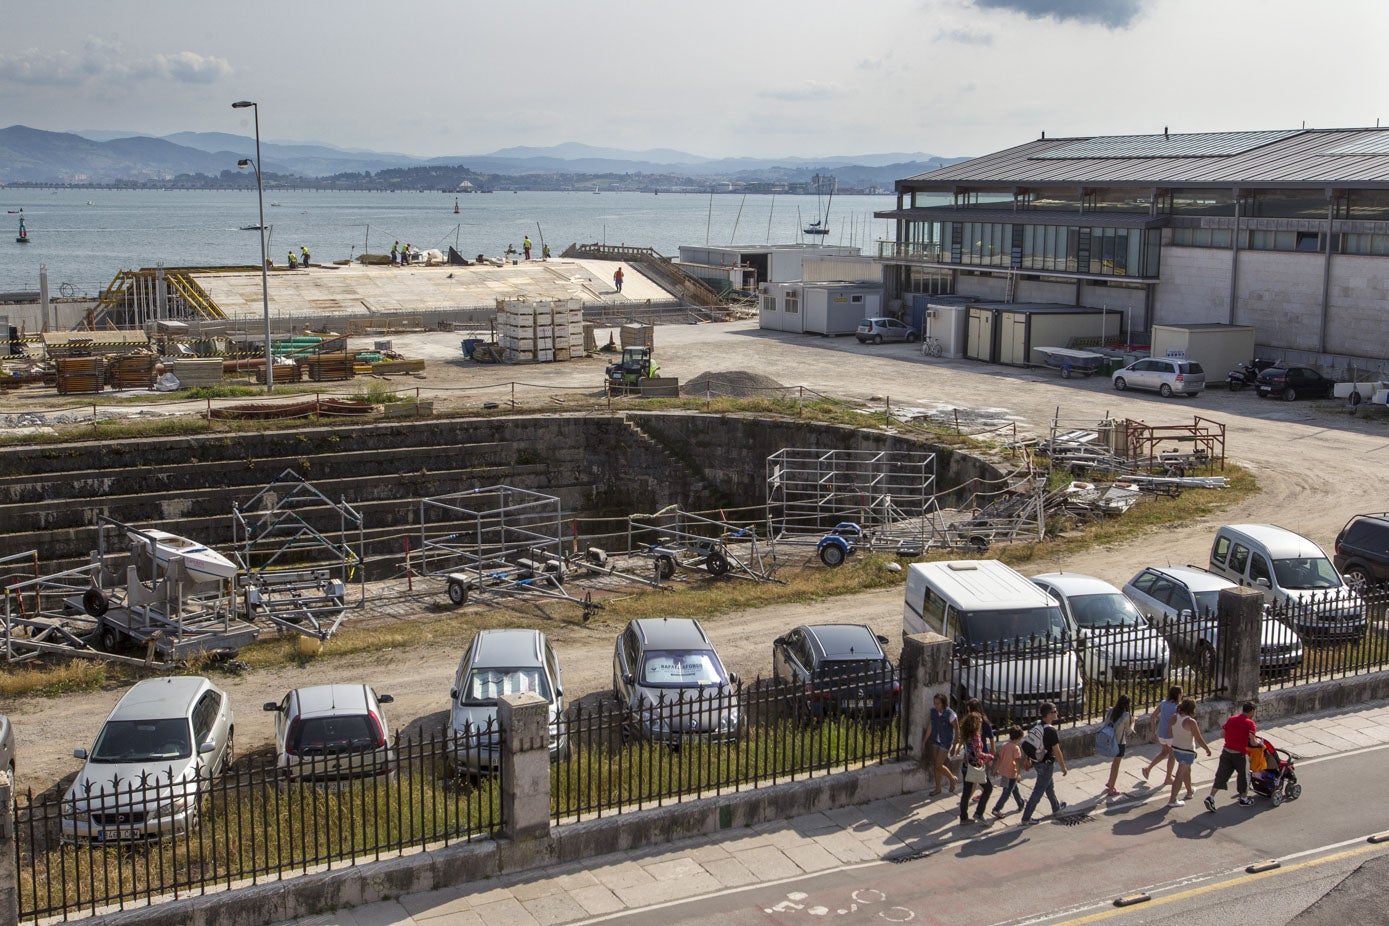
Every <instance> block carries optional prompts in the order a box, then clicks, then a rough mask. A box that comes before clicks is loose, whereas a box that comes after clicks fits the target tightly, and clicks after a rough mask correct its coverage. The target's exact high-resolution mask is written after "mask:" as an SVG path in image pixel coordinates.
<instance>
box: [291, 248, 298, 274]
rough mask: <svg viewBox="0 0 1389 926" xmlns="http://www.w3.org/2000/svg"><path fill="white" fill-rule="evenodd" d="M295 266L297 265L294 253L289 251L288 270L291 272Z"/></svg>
mask: <svg viewBox="0 0 1389 926" xmlns="http://www.w3.org/2000/svg"><path fill="white" fill-rule="evenodd" d="M297 266H298V263H297V262H296V261H295V258H294V252H293V251H290V252H289V269H291V270H293V269H294V268H295V267H297Z"/></svg>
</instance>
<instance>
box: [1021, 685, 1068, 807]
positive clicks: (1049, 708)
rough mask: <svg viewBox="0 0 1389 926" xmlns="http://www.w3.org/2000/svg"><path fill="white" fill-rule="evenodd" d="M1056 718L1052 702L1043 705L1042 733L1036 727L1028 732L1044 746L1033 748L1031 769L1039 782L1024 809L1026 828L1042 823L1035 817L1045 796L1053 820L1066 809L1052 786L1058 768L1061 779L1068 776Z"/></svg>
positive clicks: (1064, 803) (1034, 784) (1040, 722)
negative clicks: (1055, 724) (1033, 815)
mask: <svg viewBox="0 0 1389 926" xmlns="http://www.w3.org/2000/svg"><path fill="white" fill-rule="evenodd" d="M1057 716H1058V715H1057V713H1056V705H1055V704H1052V703H1051V702H1050V701H1048V702H1046V703H1045V704H1043V705H1042V719H1041V720H1040V721H1039V722H1038V724H1037V726H1040V727H1041V730H1040V731H1037V729H1036V727H1033V730H1032V731H1029V732H1028V738H1029V739H1033V740H1036V739H1040V740H1041V744H1040V746H1034V747H1033V753H1034V755H1033V757H1032V768H1033V770H1034V771H1035V772H1036V773H1037V780H1036V781H1035V782H1034V783H1033V785H1032V793H1031V794H1029V795H1028V797H1027V804H1026V805H1025V806H1024V807H1023V809H1022V825H1023V826H1032V825H1034V824H1037V823H1041V822H1042V821H1041V820H1034V819H1033V818H1032V814H1033V812H1034V811H1035V810H1036V809H1037V805H1038V804H1040V803H1041V802H1042V796H1043V795H1046V799H1047V801H1048V802H1050V804H1051V812H1052V815H1053V816H1055V815H1056V814H1058V813H1060V812H1061V811H1063V810H1065V809H1066V802H1065V801H1058V800H1057V799H1056V787H1055V784H1054V783H1053V779H1054V778H1055V776H1056V769H1057V767H1058V766H1059V767H1060V769H1061V774H1062V776H1065V775H1066V774H1067V771H1066V756H1065V755H1064V754H1063V753H1062V752H1061V734H1060V733H1058V732H1056V727H1054V726H1053V724H1054V723H1056V718H1057ZM1024 755H1026V751H1024Z"/></svg>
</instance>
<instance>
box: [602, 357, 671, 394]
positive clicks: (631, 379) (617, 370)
mask: <svg viewBox="0 0 1389 926" xmlns="http://www.w3.org/2000/svg"><path fill="white" fill-rule="evenodd" d="M659 369H660V367H658V366H656V364H655V363H653V362H652V360H651V348H649V347H624V348H623V349H622V359H621V360H620V361H618V362H617V363H610V364H608V367H607V369H606V370H605V371H604V372H603V382H604V384H605V385H606V386H607V388H608V394H609V395H630V394H633V393H637V392H640V391H641V381H642V380H644V379H650V378H651V377H653V376H655V375H656V371H657V370H659Z"/></svg>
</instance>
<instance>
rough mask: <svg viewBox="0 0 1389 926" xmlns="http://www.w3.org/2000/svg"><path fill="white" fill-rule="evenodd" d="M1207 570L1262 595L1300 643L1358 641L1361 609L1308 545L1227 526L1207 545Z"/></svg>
mask: <svg viewBox="0 0 1389 926" xmlns="http://www.w3.org/2000/svg"><path fill="white" fill-rule="evenodd" d="M1210 570H1211V572H1214V573H1215V574H1216V575H1220V576H1224V577H1225V578H1227V579H1229V580H1230V581H1231V582H1234V583H1236V584H1238V585H1245V586H1249V587H1250V588H1257V589H1260V590H1262V591H1263V593H1264V600H1265V601H1267V602H1268V603H1269V604H1270V606H1271V607H1272V609H1273V613H1274V614H1275V615H1276V616H1278V617H1279V618H1280V619H1282V620H1283V621H1284V623H1287V624H1288V625H1289V626H1291V627H1292V628H1293V630H1295V631H1297V634H1298V635H1299V636H1301V637H1302V638H1303V639H1305V640H1309V641H1315V642H1330V641H1336V640H1360V639H1363V638H1364V636H1365V631H1366V623H1365V607H1364V602H1363V601H1362V600H1361V598H1360V596H1359V595H1358V594H1356V593H1355V592H1354V591H1353V590H1352V589H1350V588H1349V587H1348V586H1347V585H1346V583H1345V580H1343V579H1342V578H1341V575H1340V573H1338V572H1337V571H1336V567H1335V566H1333V565H1332V564H1331V560H1330V559H1329V558H1328V557H1327V555H1326V554H1325V553H1324V552H1323V551H1322V548H1321V547H1319V546H1317V545H1316V544H1315V543H1313V542H1312V541H1310V540H1308V539H1307V538H1306V537H1303V536H1302V535H1301V534H1295V533H1293V532H1292V531H1290V530H1287V529H1286V528H1282V527H1276V526H1274V525H1272V524H1227V525H1225V526H1224V527H1222V528H1220V530H1218V531H1216V534H1215V542H1214V543H1212V544H1211V559H1210Z"/></svg>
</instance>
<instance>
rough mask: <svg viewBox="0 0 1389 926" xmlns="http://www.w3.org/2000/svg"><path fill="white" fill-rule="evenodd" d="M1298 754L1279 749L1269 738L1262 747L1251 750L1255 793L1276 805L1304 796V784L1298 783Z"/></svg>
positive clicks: (1251, 771) (1250, 778)
mask: <svg viewBox="0 0 1389 926" xmlns="http://www.w3.org/2000/svg"><path fill="white" fill-rule="evenodd" d="M1297 758H1298V757H1297V756H1295V755H1293V754H1292V753H1290V752H1288V751H1287V750H1286V749H1278V748H1277V747H1275V746H1274V745H1273V744H1272V743H1270V742H1269V741H1268V740H1267V739H1265V740H1264V745H1263V747H1262V748H1251V749H1250V750H1249V783H1250V784H1251V785H1253V787H1254V793H1255V794H1262V795H1263V796H1264V797H1266V798H1268V799H1269V800H1270V801H1271V802H1272V803H1273V806H1274V807H1277V806H1278V805H1280V804H1282V803H1283V802H1284V801H1295V800H1297V799H1298V798H1299V797H1301V796H1302V785H1300V784H1298V783H1297V768H1296V766H1294V764H1293V763H1294V762H1296V761H1297Z"/></svg>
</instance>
